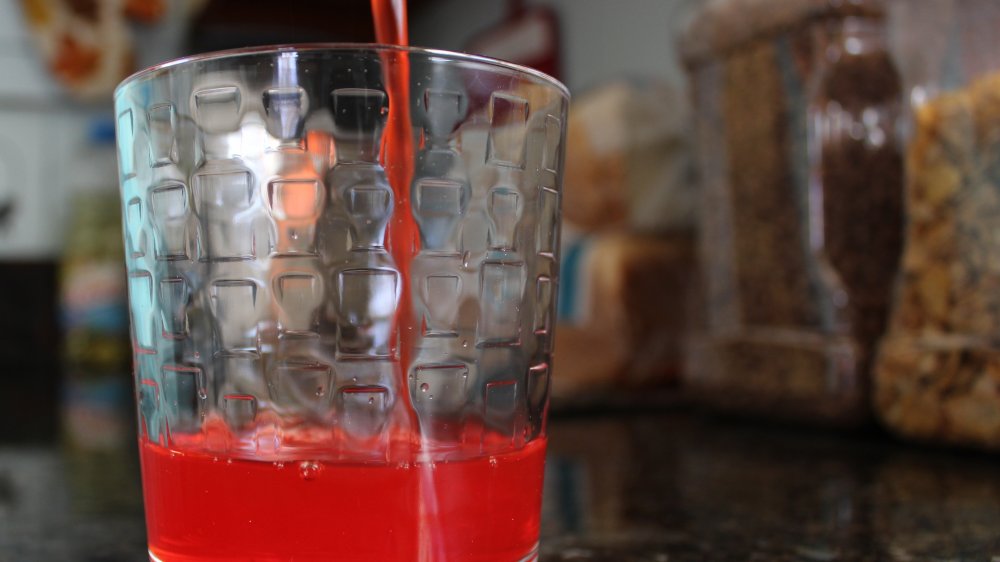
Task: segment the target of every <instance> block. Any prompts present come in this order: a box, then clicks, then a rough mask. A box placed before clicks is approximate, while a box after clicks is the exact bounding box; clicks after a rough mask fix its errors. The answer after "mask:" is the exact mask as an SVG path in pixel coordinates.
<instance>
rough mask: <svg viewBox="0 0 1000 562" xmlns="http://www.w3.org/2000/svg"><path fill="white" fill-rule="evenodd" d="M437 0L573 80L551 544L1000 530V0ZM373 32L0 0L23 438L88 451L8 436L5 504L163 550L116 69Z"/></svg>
mask: <svg viewBox="0 0 1000 562" xmlns="http://www.w3.org/2000/svg"><path fill="white" fill-rule="evenodd" d="M408 6H409V13H410V43H411V44H412V45H416V46H424V47H434V48H443V49H449V50H459V51H468V52H473V53H480V54H486V55H491V56H495V57H499V58H503V59H508V60H512V61H514V62H518V63H522V64H526V65H530V66H533V67H535V68H538V69H540V70H543V71H545V72H548V73H550V74H552V75H554V76H556V77H557V78H559V79H560V80H562V81H563V82H564V83H566V84H567V85H568V86H569V88H570V90H571V91H572V93H573V103H572V108H571V113H570V122H569V132H568V135H569V136H568V143H567V154H566V166H565V168H566V171H565V178H564V191H563V195H562V197H563V220H564V222H563V234H562V252H563V255H562V264H561V278H560V291H559V302H558V311H559V324H560V325H559V327H558V329H557V331H556V334H557V340H556V343H555V363H554V365H555V366H554V368H555V375H554V376H553V377H552V419H553V423H552V425H550V432H551V435H552V439H551V449H550V455H549V461H548V466H547V476H546V486H547V488H546V492H545V494H546V497H545V523H544V524H543V535H544V536H547V537H553V536H563V537H571V538H569V539H566V542H562V543H561V542H559V541H550V542H549V543H543V544H550V545H555V547H552V548H550V550H548V552H549V554H548V555H547V556H548V557H547V558H544V559H545V560H581V559H594V560H601V559H608V560H616V561H623V560H632V559H635V560H657V561H659V560H667V559H668V553H669V554H670V558H669V559H671V560H673V559H675V557H676V559H685V560H686V559H692V560H706V559H707V560H713V559H714V560H722V559H734V560H735V559H751V558H753V557H751V556H746V554H747V553H748V552H750V551H754V552H757V553H758V554H759V556H758V557H757V558H753V559H761V560H785V559H787V560H793V559H794V560H802V559H806V560H838V559H842V560H854V559H857V560H862V559H873V558H864V557H863V556H862V555H861V554H859V557H857V558H850V557H848V556H846V555H845V556H844V557H841V556H840V555H841V554H844V553H845V552H857V553H863V554H873V553H877V554H881V555H884V556H882V557H880V558H879V559H894V560H895V559H898V560H918V559H981V558H983V559H985V558H984V554H985V553H986V552H987V551H988V550H989V549H993V550H990V552H995V548H996V545H997V544H998V543H997V540H996V532H995V529H997V528H1000V527H998V525H1000V513H998V511H997V508H996V506H997V505H1000V500H998V498H1000V484H998V482H997V480H996V478H995V476H994V475H995V461H996V459H995V457H992V456H988V455H987V456H976V455H975V454H972V456H969V453H968V452H967V451H968V450H972V449H975V450H987V451H992V450H995V449H997V448H998V447H1000V346H998V343H997V342H998V340H997V334H998V333H1000V259H998V256H1000V235H997V233H998V232H1000V219H998V218H997V217H1000V196H998V195H997V193H998V189H997V186H1000V167H998V166H997V164H998V163H1000V102H998V100H1000V55H998V54H997V53H1000V36H998V35H997V34H996V32H995V30H996V29H997V27H998V26H1000V4H997V3H995V2H993V0H927V1H921V2H910V1H908V0H884V1H881V0H627V1H622V2H618V1H616V2H609V1H606V0H536V1H528V0H523V1H515V0H508V1H502V0H477V1H475V2H469V1H464V0H410V1H409V2H408ZM373 36H374V34H373V31H372V18H371V12H370V6H369V3H368V2H366V1H363V0H349V1H348V0H322V1H320V0H297V1H294V2H285V3H283V4H282V5H281V7H280V9H276V8H275V4H274V3H273V2H264V1H258V0H245V1H237V0H0V77H2V79H0V364H2V365H4V367H5V368H4V369H3V371H2V372H0V444H5V443H8V444H9V443H39V442H41V443H48V444H52V443H58V447H59V449H60V451H62V452H61V453H60V455H59V456H58V457H55V456H52V455H51V454H50V453H51V450H48V449H47V451H49V453H45V454H42V453H39V455H37V456H34V453H32V452H31V451H33V449H19V451H21V452H20V453H18V455H19V456H18V455H13V456H11V455H8V456H4V449H3V448H2V447H0V529H3V527H4V524H5V523H6V524H8V525H13V524H14V523H15V522H16V521H31V520H32V517H33V516H37V517H36V519H37V520H39V521H41V520H46V519H45V517H46V516H44V515H40V514H33V512H31V510H32V509H34V508H33V507H32V506H39V505H44V504H50V505H57V506H63V504H64V503H66V502H68V501H70V500H67V499H66V498H67V497H73V498H76V499H75V500H73V501H79V502H80V505H86V506H88V507H87V508H86V509H89V510H98V511H103V512H106V513H122V514H126V515H127V516H126V517H124V518H122V519H120V520H117V519H113V518H112V519H105V520H104V521H103V523H101V525H103V527H101V528H100V533H99V534H100V535H101V536H110V535H109V529H111V528H112V527H110V526H109V525H114V524H115V523H114V521H118V522H119V523H120V524H121V525H123V527H122V528H123V529H128V530H127V531H123V536H129V537H137V538H135V540H134V541H132V543H134V544H135V545H136V548H139V549H141V548H142V538H141V534H142V530H141V517H139V518H138V519H137V518H136V516H135V513H137V512H138V511H139V510H141V501H140V499H139V497H138V493H139V492H138V488H137V486H136V485H134V482H135V480H136V477H137V475H136V471H137V467H136V465H137V462H136V454H135V452H134V451H133V450H132V449H133V448H134V446H135V437H134V423H135V422H134V415H133V412H132V408H133V396H134V395H133V390H132V386H131V385H132V383H131V375H130V372H129V371H130V365H129V363H130V359H129V352H130V348H129V343H128V324H127V311H126V306H125V299H126V295H125V283H124V278H125V272H124V270H123V265H122V263H123V260H122V256H121V252H122V247H121V229H120V205H119V203H118V199H117V198H118V195H117V181H116V180H117V177H116V167H115V151H114V148H113V147H114V130H113V129H114V128H113V123H112V119H111V115H110V114H111V92H112V90H113V88H114V86H115V85H116V84H117V83H118V82H119V81H120V80H121V79H122V78H124V77H125V76H126V75H127V74H129V73H130V72H132V71H134V70H137V69H139V68H142V67H145V66H149V65H152V64H155V63H157V62H160V61H163V60H166V59H169V58H174V57H178V56H183V55H185V54H190V53H195V52H202V51H208V50H215V49H225V48H234V47H242V46H248V45H260V44H270V43H294V42H307V41H371V40H372V39H373ZM594 350H600V353H595V351H594ZM636 412H641V413H643V414H641V415H647V417H629V415H633V416H634V415H636ZM650 412H654V414H649V413H650ZM657 412H658V413H657ZM701 412H709V413H712V414H714V416H708V417H705V418H703V417H700V415H701ZM691 413H694V415H690V414H691ZM719 414H721V415H719ZM649 415H652V416H653V417H649ZM706 419H707V420H710V421H705V420H706ZM716 419H721V420H724V421H723V422H719V424H718V425H717V424H716V421H714V420H716ZM733 420H736V421H735V422H733ZM748 420H753V423H748ZM756 420H768V421H766V422H764V423H762V424H761V423H759V422H757V421H756ZM896 437H902V438H903V439H902V440H901V441H903V442H905V441H906V440H910V441H912V442H917V443H920V444H921V445H919V446H913V445H900V441H897V440H896ZM928 444H930V448H927V445H928ZM940 445H951V446H956V445H957V446H958V447H957V448H956V449H957V450H960V451H966V452H963V453H954V452H951V451H949V450H947V449H944V448H941V447H940ZM598 448H599V450H598ZM25 451H27V452H25ZM57 459H58V460H57ZM5 463H6V464H5ZM18 463H20V464H18ZM67 463H68V464H67ZM67 466H68V467H69V469H67ZM5 470H6V471H7V472H6V473H7V474H10V475H14V476H13V477H11V479H12V481H13V482H14V484H6V486H7V487H6V488H5V484H4V478H3V477H4V475H5ZM24 474H40V475H45V474H49V475H50V476H47V477H44V478H41V479H39V480H37V481H36V480H34V479H31V478H21V477H19V476H17V475H24ZM59 475H63V476H65V477H66V478H68V479H69V486H70V487H71V488H72V489H73V490H74V492H73V494H71V495H70V496H67V495H65V494H63V495H58V494H56V493H55V492H53V491H52V490H51V489H47V488H45V487H44V486H43V485H37V482H45V481H54V480H55V479H57V477H60V476H59ZM17 478H21V480H17ZM46 478H48V480H46ZM124 481H128V482H132V483H133V484H132V485H127V486H122V485H120V482H124ZM15 489H18V490H21V492H20V493H23V494H25V495H26V497H29V498H31V500H30V501H23V502H21V503H20V506H21V507H19V508H18V509H20V511H16V510H13V508H11V509H10V510H8V512H7V513H8V516H7V518H6V519H5V518H4V513H5V512H4V505H3V503H4V498H5V496H4V494H5V493H7V494H8V495H9V494H10V493H11V492H10V490H15ZM5 490H7V491H6V492H5ZM81 498H82V499H81ZM60 502H62V503H60ZM10 503H11V505H13V503H14V502H10ZM39 511H41V510H40V508H39ZM57 511H58V510H57ZM137 521H138V522H137ZM25 525H27V523H25ZM14 528H15V527H10V526H8V529H14ZM128 533H132V534H128ZM601 533H604V534H603V535H602V534H601ZM629 533H631V534H629ZM588 534H593V536H595V537H596V536H602V537H606V538H607V537H610V538H607V542H606V543H602V544H606V545H612V546H608V547H607V548H608V549H609V550H601V548H603V547H601V548H597V547H595V548H594V549H593V550H590V551H587V552H590V553H591V554H592V555H593V556H592V558H591V557H589V556H591V555H587V556H588V557H583V555H581V557H577V558H574V557H573V556H572V555H571V554H566V555H565V556H563V554H560V553H569V552H571V551H572V548H571V547H573V545H575V544H578V543H575V542H573V541H574V540H575V539H573V538H572V537H574V536H576V537H579V536H582V537H586V536H588ZM11 537H15V533H9V534H8V536H7V540H9V541H13V543H12V544H15V545H16V544H19V543H17V542H16V541H15V540H14V539H12V538H11ZM762 537H763V538H762ZM959 537H960V538H959ZM130 540H131V539H130ZM602 540H603V539H602ZM643 541H645V542H643ZM727 541H729V542H727ZM98 542H100V541H98ZM102 544H103V543H102ZM130 544H131V543H130ZM632 544H646V545H647V546H648V545H654V546H655V545H659V546H656V548H659V547H660V546H662V547H663V548H662V549H661V550H656V548H653V547H650V549H652V550H650V549H646V550H642V549H637V550H635V552H636V553H639V552H644V553H646V554H648V553H650V552H659V553H660V554H662V557H656V556H660V554H656V555H655V556H652V555H650V556H646V555H645V554H643V555H642V556H639V555H638V554H637V555H636V556H635V557H629V556H627V555H626V554H625V553H626V552H631V551H628V550H627V548H626V546H627V545H632ZM727 544H730V545H733V548H734V552H737V553H739V555H737V556H736V557H732V558H726V557H725V556H722V555H720V554H719V553H718V552H717V551H713V550H712V549H713V548H723V547H725V545H727ZM3 545H4V536H3V533H0V547H3ZM560 545H563V546H566V549H563V550H560V548H561V547H560ZM615 545H617V546H615ZM623 545H625V546H623ZM720 545H721V546H720ZM619 547H620V549H619V550H615V548H619ZM852 549H854V550H852ZM140 551H141V550H140ZM576 552H583V551H576ZM597 552H607V553H610V554H608V555H607V557H606V558H600V557H599V556H598V555H597V554H594V553H597ZM713 552H714V554H713ZM651 556H652V557H651ZM685 556H687V557H685ZM994 558H996V557H995V556H994ZM0 559H4V557H3V550H2V548H0ZM22 559H28V558H22ZM94 559H95V560H96V559H102V560H112V559H119V558H114V557H107V558H94Z"/></svg>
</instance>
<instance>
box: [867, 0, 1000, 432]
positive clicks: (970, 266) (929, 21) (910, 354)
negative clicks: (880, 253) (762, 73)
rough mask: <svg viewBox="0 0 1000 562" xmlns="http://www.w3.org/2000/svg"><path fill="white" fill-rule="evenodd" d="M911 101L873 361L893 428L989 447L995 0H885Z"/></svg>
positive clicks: (998, 379)
mask: <svg viewBox="0 0 1000 562" xmlns="http://www.w3.org/2000/svg"><path fill="white" fill-rule="evenodd" d="M892 9H893V25H894V33H893V37H894V47H895V49H896V51H897V56H898V58H899V61H900V67H901V70H902V72H903V75H904V87H905V90H906V92H907V94H908V95H909V98H910V101H911V105H912V116H911V119H910V128H911V131H910V140H909V144H908V148H907V183H906V212H907V221H906V223H907V224H906V233H905V245H906V249H905V253H904V256H903V260H902V266H901V271H900V278H899V290H898V295H897V298H896V301H895V303H894V306H893V311H892V317H891V323H890V329H889V333H888V335H887V336H886V337H885V339H884V341H883V343H882V345H881V348H880V354H879V358H878V362H877V365H876V370H875V404H876V409H877V411H878V414H879V417H880V418H881V420H882V421H883V422H884V423H885V425H887V426H888V427H889V428H890V429H891V430H893V431H895V432H897V433H899V434H900V435H904V436H908V437H912V438H917V439H922V440H930V441H938V442H950V443H962V444H971V445H977V446H984V447H993V448H996V447H1000V384H998V383H1000V345H998V339H997V335H998V334H1000V192H998V190H997V186H1000V56H997V54H996V53H998V52H1000V36H998V34H997V32H996V30H997V28H998V25H1000V4H998V3H996V2H993V1H992V0H936V1H933V2H895V3H893V4H892Z"/></svg>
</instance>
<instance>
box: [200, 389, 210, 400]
mask: <svg viewBox="0 0 1000 562" xmlns="http://www.w3.org/2000/svg"><path fill="white" fill-rule="evenodd" d="M198 398H201V399H202V400H205V399H206V398H208V393H207V392H205V389H204V388H199V389H198Z"/></svg>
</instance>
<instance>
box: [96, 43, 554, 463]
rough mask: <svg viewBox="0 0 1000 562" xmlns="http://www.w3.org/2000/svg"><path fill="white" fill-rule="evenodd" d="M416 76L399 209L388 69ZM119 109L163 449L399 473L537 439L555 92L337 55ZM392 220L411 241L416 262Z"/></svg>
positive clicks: (478, 67) (243, 65)
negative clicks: (419, 455) (414, 464)
mask: <svg viewBox="0 0 1000 562" xmlns="http://www.w3.org/2000/svg"><path fill="white" fill-rule="evenodd" d="M402 53H406V54H407V55H406V56H408V58H409V64H410V76H411V80H410V92H409V96H410V99H409V114H410V123H411V131H412V135H413V141H414V142H413V151H414V152H413V174H412V182H410V185H408V186H404V187H403V189H404V193H405V194H406V197H407V198H408V199H409V201H408V202H405V203H406V204H405V205H404V204H401V202H400V201H399V200H398V199H399V197H398V194H397V193H398V192H399V186H392V185H390V182H389V179H388V178H389V176H388V175H387V173H386V172H387V169H390V168H391V167H392V166H399V165H401V164H400V163H399V162H390V161H386V160H385V158H384V154H383V153H384V144H383V141H384V140H385V138H384V137H385V135H384V130H385V128H386V122H387V119H388V117H389V115H390V114H391V113H392V112H393V111H399V109H398V108H394V107H392V105H391V104H390V99H389V98H390V96H389V95H388V92H387V91H386V85H385V83H384V78H383V64H386V63H385V61H386V57H391V56H397V57H398V56H401V54H402ZM115 103H116V105H115V108H116V114H117V124H118V135H119V165H120V166H119V171H120V179H121V186H122V197H123V198H122V201H123V207H122V209H123V217H124V237H125V243H126V248H127V264H128V279H129V290H130V306H131V320H132V340H133V347H134V357H135V376H136V389H137V405H138V410H139V418H140V420H139V421H140V429H141V431H142V432H143V434H144V436H146V437H147V438H148V439H149V440H150V441H152V442H154V443H157V442H158V443H161V444H165V445H169V444H170V443H171V442H172V440H173V439H175V438H176V437H177V436H178V435H180V434H202V435H203V437H204V438H203V439H201V440H199V441H198V443H201V444H202V445H201V446H203V447H205V448H207V449H209V450H211V451H212V452H216V453H219V454H225V455H227V456H233V457H246V458H251V457H252V458H260V457H262V456H264V457H274V458H276V459H280V458H283V457H287V458H297V457H298V456H299V455H301V454H302V453H303V452H308V454H309V455H310V457H311V458H324V459H333V460H337V459H348V460H353V459H361V460H365V461H383V460H384V461H391V460H392V459H393V457H394V456H399V457H400V458H403V457H407V456H409V455H411V454H412V453H413V451H414V449H415V448H417V449H419V450H426V451H427V452H431V453H435V454H437V453H440V454H442V455H445V456H447V455H449V454H452V453H453V452H458V453H456V454H461V455H467V454H473V455H474V454H494V453H496V452H498V451H504V450H510V449H516V448H519V447H522V446H523V445H524V444H525V443H527V442H529V441H530V440H532V439H534V438H536V437H538V436H539V435H542V434H543V432H544V427H545V425H544V424H545V415H546V404H547V397H548V386H549V373H550V371H551V358H550V353H551V349H552V326H553V323H554V319H553V313H554V306H555V299H556V290H557V287H558V279H559V271H558V254H559V252H558V222H559V205H560V183H561V170H562V154H563V146H562V145H561V139H562V138H563V133H564V128H565V123H566V110H567V96H566V93H565V91H564V90H562V89H561V88H559V87H557V86H554V85H553V84H552V83H551V82H550V81H547V80H545V79H543V78H541V77H538V76H535V75H533V74H529V73H523V72H518V71H515V70H512V69H510V68H507V67H504V66H500V65H496V64H493V63H490V62H489V61H485V60H479V59H476V58H472V57H469V58H457V57H455V56H453V55H445V54H440V53H434V52H431V51H420V50H409V51H402V50H397V49H389V48H386V49H381V48H365V47H359V46H339V47H334V48H322V49H321V48H315V47H306V48H297V49H295V50H292V49H281V48H279V49H271V50H261V51H257V52H250V53H246V52H244V53H243V54H240V55H239V56H238V60H234V58H233V57H221V58H212V59H196V60H193V61H188V62H184V63H181V64H179V65H175V66H173V67H170V66H168V67H164V68H160V69H155V70H152V71H149V72H147V73H145V74H144V75H142V76H140V77H139V78H137V79H134V80H131V81H129V82H127V83H126V85H124V86H123V87H122V88H120V89H119V91H118V92H117V93H116V98H115ZM394 187H396V190H394V189H393V188H394ZM400 213H411V214H412V218H413V221H414V223H415V224H416V228H417V231H418V232H419V240H417V241H416V242H415V243H414V242H413V241H409V240H407V241H405V249H404V251H403V253H402V254H400V253H399V252H398V251H395V252H394V251H392V250H393V248H392V243H393V242H392V241H390V238H391V236H392V232H393V225H394V223H395V221H397V220H398V218H399V214H400ZM394 243H395V244H400V243H401V241H399V240H396V241H395V242H394ZM397 250H398V249H397ZM407 252H408V253H407ZM399 255H405V256H406V258H405V259H407V260H408V262H409V263H408V264H407V267H401V264H400V263H397V258H398V256H399ZM404 289H405V290H404ZM407 295H408V298H406V297H407ZM402 307H409V312H410V313H411V314H412V318H413V319H414V329H413V330H412V331H413V333H412V334H406V335H404V336H403V337H401V336H400V334H399V333H398V330H397V329H396V320H397V318H398V317H399V314H400V312H401V308H402ZM404 346H409V347H408V348H405V349H404ZM404 361H405V364H404V363H403V362H404ZM400 436H408V437H407V438H400ZM414 436H417V437H418V438H416V439H414V438H413V437H414Z"/></svg>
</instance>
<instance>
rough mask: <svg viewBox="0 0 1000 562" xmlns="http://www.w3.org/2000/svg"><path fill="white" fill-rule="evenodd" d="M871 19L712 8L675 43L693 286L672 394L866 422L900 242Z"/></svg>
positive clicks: (818, 10)
mask: <svg viewBox="0 0 1000 562" xmlns="http://www.w3.org/2000/svg"><path fill="white" fill-rule="evenodd" d="M884 15H885V14H884V6H883V4H882V3H881V2H875V1H862V0H857V1H853V0H851V1H848V0H844V1H835V0H823V1H819V0H770V1H765V0H723V1H719V2H712V3H709V4H707V6H706V9H705V11H704V13H703V14H701V15H700V17H698V18H696V20H695V21H694V22H693V24H692V27H691V28H690V29H689V30H688V33H687V35H686V36H685V38H684V41H683V43H682V51H683V54H684V56H685V62H686V64H687V68H688V72H689V76H690V80H691V84H692V87H693V94H694V105H695V108H696V112H695V113H696V121H697V123H696V130H697V143H698V147H697V148H698V158H699V168H700V170H699V171H700V174H701V184H702V185H701V187H702V198H703V199H702V206H701V209H702V210H701V218H700V227H701V232H700V235H701V243H700V257H701V262H702V268H703V275H704V277H705V279H706V293H707V299H706V300H707V302H706V305H707V306H706V308H707V314H706V318H707V320H706V325H705V326H704V329H703V330H701V331H700V333H698V334H695V335H694V337H693V338H692V342H691V345H690V349H689V353H688V360H687V365H686V386H687V388H688V391H689V392H690V393H691V394H692V395H693V396H694V397H695V398H697V399H699V400H700V401H702V402H704V403H706V404H708V405H710V406H716V407H719V408H722V409H726V410H730V411H742V412H747V413H758V414H764V415H768V416H777V417H785V418H789V419H797V420H806V421H814V422H819V423H826V424H836V425H855V424H861V423H864V422H866V421H867V420H868V419H870V411H871V409H870V406H869V403H870V400H869V397H870V390H869V389H870V380H871V378H870V371H871V365H872V362H873V358H874V355H875V350H876V348H877V344H878V341H879V338H880V337H881V335H882V334H883V332H884V329H885V324H886V321H887V316H888V308H889V304H890V302H891V294H892V290H893V283H894V280H895V276H896V272H897V268H898V263H899V257H900V253H901V245H902V231H903V222H902V221H903V219H902V216H903V151H902V148H901V143H900V137H899V134H898V129H899V127H898V125H899V122H900V115H901V113H902V109H901V107H902V99H903V96H902V89H901V81H900V78H899V74H898V73H897V71H896V68H895V65H894V64H893V62H892V59H891V57H890V56H889V51H888V47H887V39H886V25H885V18H884Z"/></svg>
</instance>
